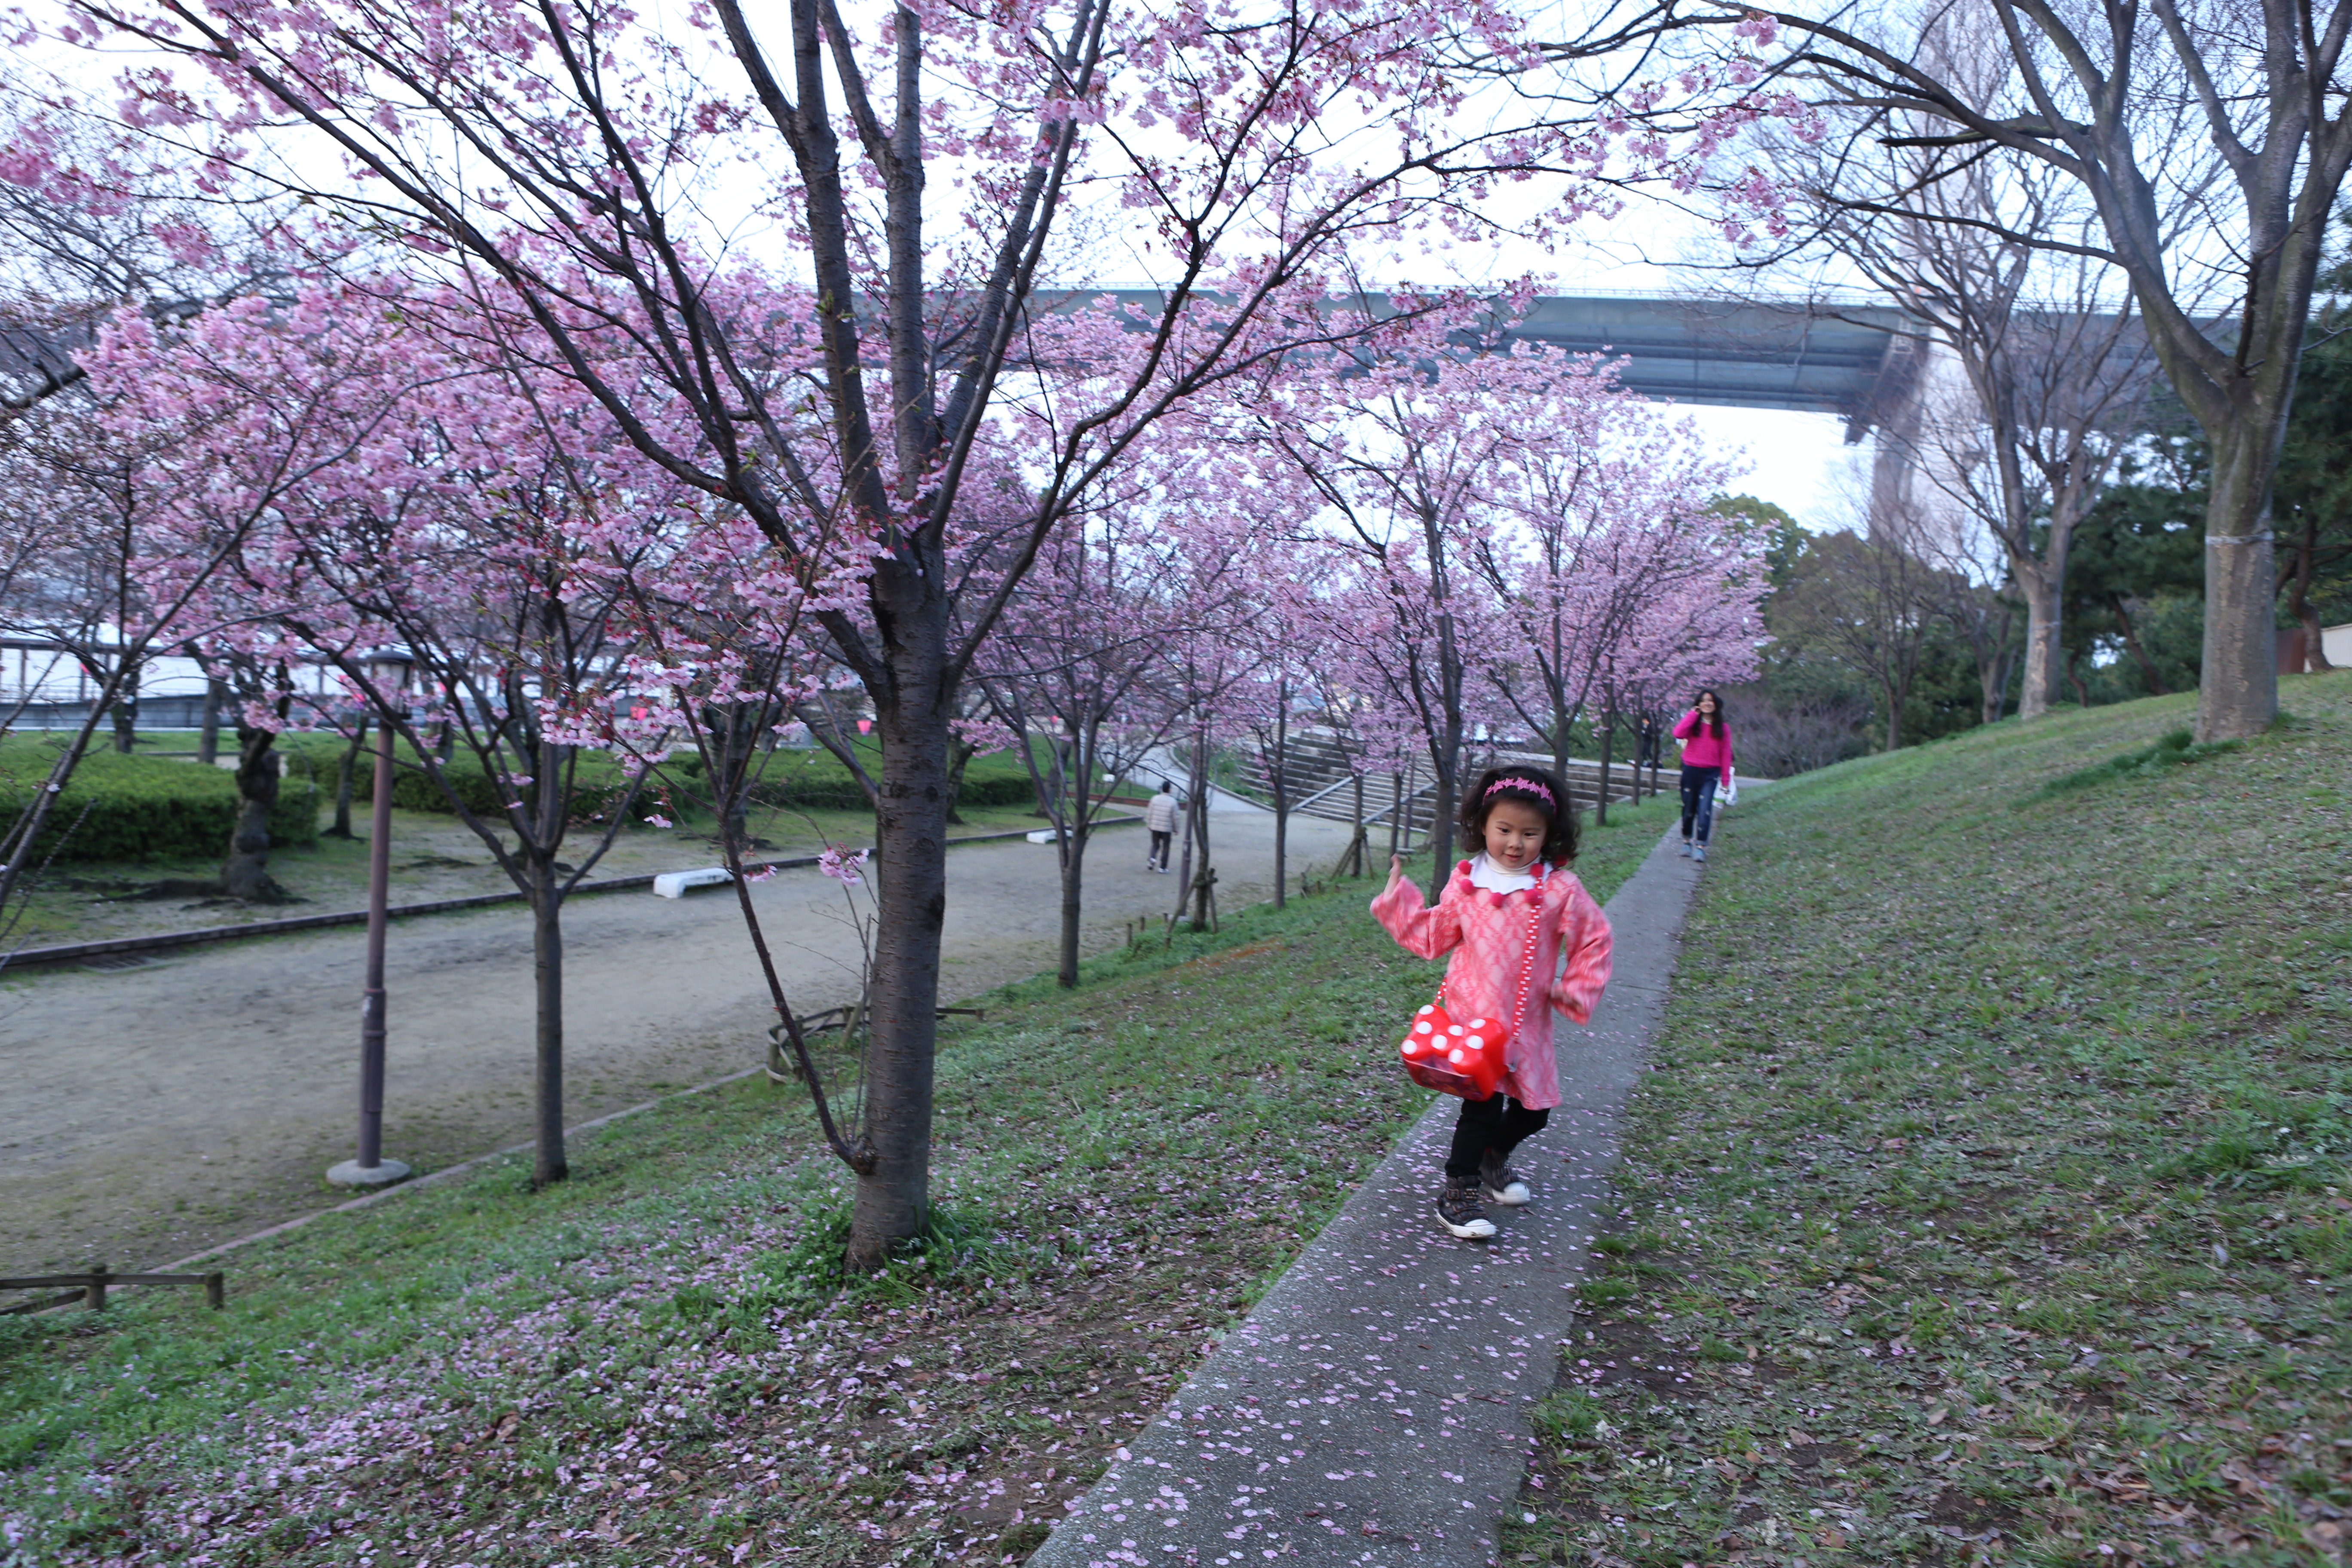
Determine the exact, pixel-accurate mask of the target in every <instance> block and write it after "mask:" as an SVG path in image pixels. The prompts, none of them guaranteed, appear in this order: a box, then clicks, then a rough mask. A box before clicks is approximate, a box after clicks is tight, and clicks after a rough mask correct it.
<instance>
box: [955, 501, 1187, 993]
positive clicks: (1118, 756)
mask: <svg viewBox="0 0 2352 1568" xmlns="http://www.w3.org/2000/svg"><path fill="white" fill-rule="evenodd" d="M1170 554H1171V544H1170V541H1169V540H1168V539H1167V537H1166V536H1165V535H1160V534H1156V533H1155V532H1154V531H1152V530H1150V528H1149V527H1147V526H1143V525H1140V524H1139V523H1138V522H1136V521H1134V520H1133V519H1132V518H1130V517H1128V516H1120V515H1115V516H1113V517H1111V518H1109V519H1106V520H1104V521H1102V522H1101V523H1098V524H1097V525H1096V526H1095V527H1093V528H1090V529H1088V530H1087V531H1085V532H1083V533H1070V534H1064V535H1059V536H1057V537H1055V539H1053V540H1051V541H1049V542H1047V544H1046V546H1045V549H1044V550H1043V551H1042V552H1040V553H1039V556H1038V559H1037V562H1036V563H1035V564H1034V566H1033V567H1032V568H1031V570H1030V572H1029V573H1028V574H1027V575H1026V576H1025V577H1024V579H1023V582H1022V585H1021V590H1020V594H1019V596H1018V598H1017V600H1016V601H1015V603H1014V605H1013V608H1012V610H1011V612H1010V613H1008V614H1007V616H1005V619H1004V624H1003V626H1001V627H1000V628H999V629H998V631H997V633H996V635H995V636H994V637H991V638H990V639H989V641H988V643H987V644H986V645H985V646H984V647H983V649H982V654H981V657H980V658H979V660H978V662H977V663H976V664H975V665H974V666H973V669H972V679H973V681H974V683H975V685H976V687H977V689H978V690H979V692H980V694H981V695H982V698H983V700H985V701H986V702H987V704H988V708H989V712H990V715H991V716H992V718H993V719H994V720H995V721H996V724H997V726H998V731H997V734H998V737H999V738H1000V739H1002V740H1003V741H1004V742H1007V743H1009V744H1011V745H1012V746H1013V747H1014V748H1015V749H1016V750H1018V751H1019V752H1020V753H1021V755H1022V756H1023V758H1024V760H1025V761H1026V763H1027V764H1028V767H1029V773H1030V778H1031V781H1032V782H1033V783H1034V784H1035V786H1036V790H1037V798H1038V799H1039V800H1040V801H1041V802H1043V803H1044V804H1045V812H1046V815H1047V816H1048V817H1049V819H1050V820H1051V821H1052V823H1053V825H1054V836H1055V837H1054V843H1055V853H1056V855H1057V857H1058V858H1059V861H1060V868H1061V879H1062V910H1061V920H1062V932H1061V959H1060V968H1059V978H1060V980H1061V983H1062V984H1064V985H1076V984H1077V983H1078V957H1079V947H1080V937H1081V935H1082V931H1083V927H1082V923H1081V915H1082V906H1083V882H1084V876H1085V865H1086V853H1087V845H1088V844H1089V843H1090V842H1091V840H1092V837H1093V833H1094V827H1095V824H1096V821H1097V819H1098V818H1099V817H1100V816H1101V815H1102V813H1103V811H1104V809H1105V807H1106V805H1107V804H1108V796H1107V795H1104V794H1101V793H1098V792H1097V787H1096V781H1097V780H1098V779H1101V778H1104V777H1117V776H1119V775H1121V774H1123V773H1126V772H1127V771H1128V770H1129V768H1131V767H1133V766H1135V765H1136V764H1137V763H1139V762H1141V761H1142V759H1143V758H1144V756H1146V755H1147V754H1148V753H1150V752H1151V751H1152V750H1153V749H1155V748H1156V747H1158V746H1159V745H1160V743H1161V742H1164V741H1165V740H1166V739H1167V737H1168V733H1169V731H1170V728H1171V725H1173V724H1174V723H1175V722H1176V721H1177V718H1178V716H1179V713H1180V712H1181V710H1180V708H1179V707H1178V706H1177V705H1176V704H1174V703H1172V702H1171V701H1170V700H1168V699H1167V696H1166V694H1165V691H1164V682H1163V681H1162V679H1161V675H1162V671H1161V669H1160V665H1161V662H1162V660H1163V659H1164V658H1166V657H1167V653H1168V649H1169V648H1170V647H1171V644H1173V643H1174V642H1175V641H1176V640H1177V639H1179V638H1181V637H1185V636H1187V635H1190V633H1191V632H1192V630H1193V629H1195V628H1196V627H1197V626H1201V625H1203V624H1214V622H1215V620H1216V618H1217V612H1218V610H1219V609H1220V608H1221V607H1222V606H1221V605H1220V604H1219V603H1218V601H1216V600H1214V599H1211V600H1205V601H1204V600H1191V599H1178V598H1176V597H1175V596H1172V595H1170V594H1168V593H1167V591H1166V583H1167V581H1168V574H1169V571H1170V567H1171V562H1170Z"/></svg>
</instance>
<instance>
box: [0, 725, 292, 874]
mask: <svg viewBox="0 0 2352 1568" xmlns="http://www.w3.org/2000/svg"><path fill="white" fill-rule="evenodd" d="M55 758H56V752H52V751H49V750H47V749H46V748H41V749H37V750H29V751H28V750H27V749H25V748H19V747H13V746H12V747H10V748H9V754H8V755H7V757H6V759H5V763H6V766H5V774H0V813H5V815H6V816H10V817H13V816H16V814H17V813H19V812H21V811H23V810H24V809H25V807H26V805H28V804H29V803H30V801H31V799H32V795H33V792H34V791H35V790H37V789H38V788H39V787H40V786H41V784H42V782H43V781H44V779H45V778H46V777H47V773H48V770H49V766H50V764H51V763H53V762H54V760H55ZM85 807H87V808H88V812H87V815H85V812H84V808H85ZM236 812H237V795H236V774H235V773H231V772H230V771H229V770H228V769H226V768H208V767H204V766H200V765H199V764H197V763H185V762H171V761H167V760H165V759H163V758H160V757H142V756H136V755H133V756H128V757H126V756H124V755H122V754H121V752H111V751H106V752H90V753H89V755H88V756H86V757H84V758H83V759H82V761H81V765H80V766H79V767H78V768H76V769H75V770H74V777H73V782H72V783H71V784H68V785H66V789H65V794H64V795H62V796H61V797H60V798H59V799H58V803H57V805H54V806H52V807H51V808H50V810H49V819H48V821H47V823H46V824H45V825H43V826H42V829H41V836H40V837H39V838H38V839H37V840H35V842H34V845H33V858H34V859H35V860H36V861H38V860H42V859H46V858H49V857H50V856H51V855H52V854H54V855H55V857H56V858H58V860H60V861H65V860H205V859H216V858H220V857H221V856H224V855H226V854H227V853H228V841H229V837H230V835H232V834H233V833H235V832H236ZM269 838H270V842H271V843H272V844H273V845H275V846H278V847H286V846H289V845H310V844H316V843H317V842H318V841H319V790H318V788H317V786H316V785H315V784H313V783H312V781H311V780H310V778H309V777H308V776H306V773H305V771H304V769H303V767H302V764H301V763H300V762H299V760H298V761H297V762H295V763H294V764H293V771H292V772H291V773H289V774H287V776H286V777H284V778H282V779H280V780H278V805H277V806H276V808H275V809H273V810H272V811H271V812H270V814H269Z"/></svg>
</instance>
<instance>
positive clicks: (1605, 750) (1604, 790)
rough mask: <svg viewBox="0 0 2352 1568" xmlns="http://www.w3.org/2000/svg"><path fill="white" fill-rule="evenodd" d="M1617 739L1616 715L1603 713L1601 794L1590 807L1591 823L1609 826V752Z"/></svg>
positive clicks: (1598, 825) (1597, 825)
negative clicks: (1596, 801)
mask: <svg viewBox="0 0 2352 1568" xmlns="http://www.w3.org/2000/svg"><path fill="white" fill-rule="evenodd" d="M1616 741H1617V715H1616V714H1614V713H1608V714H1604V715H1602V717H1601V794H1600V796H1599V800H1598V803H1597V804H1596V805H1594V806H1593V808H1592V824H1593V826H1596V827H1606V826H1609V752H1610V750H1611V748H1612V747H1613V746H1614V745H1615V744H1616Z"/></svg>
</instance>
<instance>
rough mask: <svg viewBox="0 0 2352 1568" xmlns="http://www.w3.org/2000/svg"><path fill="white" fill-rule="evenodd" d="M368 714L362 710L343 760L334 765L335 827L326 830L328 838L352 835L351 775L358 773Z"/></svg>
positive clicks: (363, 747)
mask: <svg viewBox="0 0 2352 1568" xmlns="http://www.w3.org/2000/svg"><path fill="white" fill-rule="evenodd" d="M367 732H368V714H367V712H366V710H364V709H363V710H361V712H360V717H359V722H358V723H356V724H355V725H353V726H352V743H351V744H350V745H348V746H345V747H344V748H343V760H342V761H341V762H340V763H336V764H335V825H334V826H332V827H330V828H329V829H327V837H330V838H349V837H352V774H353V773H357V772H358V771H359V762H360V752H362V751H363V750H365V749H366V746H367Z"/></svg>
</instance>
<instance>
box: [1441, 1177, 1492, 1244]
mask: <svg viewBox="0 0 2352 1568" xmlns="http://www.w3.org/2000/svg"><path fill="white" fill-rule="evenodd" d="M1437 1223H1438V1224H1440V1225H1442V1226H1444V1227H1445V1228H1446V1229H1447V1230H1450V1231H1452V1232H1453V1233H1454V1237H1455V1238H1456V1239H1457V1240H1461V1241H1485V1240H1486V1239H1487V1238H1488V1237H1491V1236H1493V1235H1494V1234H1495V1222H1494V1221H1493V1220H1491V1219H1488V1218H1487V1217H1486V1215H1483V1214H1480V1213H1479V1212H1478V1189H1477V1188H1476V1187H1457V1186H1455V1185H1454V1184H1453V1182H1452V1181H1450V1180H1449V1181H1448V1182H1447V1183H1446V1184H1445V1185H1444V1186H1443V1187H1441V1188H1439V1189H1438V1193H1437Z"/></svg>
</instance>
